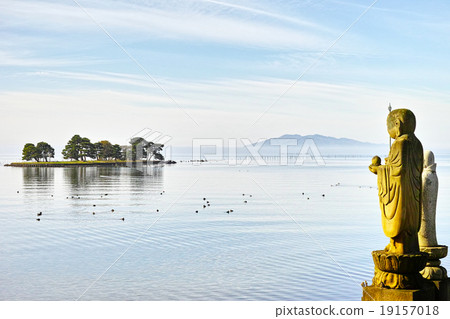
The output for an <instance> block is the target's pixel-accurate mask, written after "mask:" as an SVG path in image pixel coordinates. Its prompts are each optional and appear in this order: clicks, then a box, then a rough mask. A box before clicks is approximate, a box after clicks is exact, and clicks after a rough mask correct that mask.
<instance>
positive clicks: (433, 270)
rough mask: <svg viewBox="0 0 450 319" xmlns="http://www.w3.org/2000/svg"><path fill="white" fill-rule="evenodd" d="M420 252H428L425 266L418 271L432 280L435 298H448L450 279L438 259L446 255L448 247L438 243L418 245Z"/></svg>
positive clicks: (449, 294)
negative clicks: (430, 245) (426, 245)
mask: <svg viewBox="0 0 450 319" xmlns="http://www.w3.org/2000/svg"><path fill="white" fill-rule="evenodd" d="M420 250H421V251H422V252H425V253H427V254H428V261H427V264H426V265H425V268H424V269H423V270H422V271H421V272H420V273H421V275H422V276H423V278H425V279H428V280H431V281H433V283H434V285H435V286H436V300H442V301H444V300H450V280H449V279H448V278H447V270H446V269H445V268H444V267H442V266H441V261H440V259H442V258H445V257H446V256H447V252H448V247H447V246H444V245H438V246H434V247H420Z"/></svg>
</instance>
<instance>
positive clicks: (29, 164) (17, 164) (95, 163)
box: [4, 160, 177, 167]
mask: <svg viewBox="0 0 450 319" xmlns="http://www.w3.org/2000/svg"><path fill="white" fill-rule="evenodd" d="M176 163H177V162H175V161H172V160H168V161H125V160H124V161H120V160H118V161H60V162H14V163H10V164H5V165H4V166H8V167H77V166H82V167H92V166H94V167H105V166H106V167H109V166H118V167H123V166H130V167H133V166H136V165H162V164H169V165H170V164H176Z"/></svg>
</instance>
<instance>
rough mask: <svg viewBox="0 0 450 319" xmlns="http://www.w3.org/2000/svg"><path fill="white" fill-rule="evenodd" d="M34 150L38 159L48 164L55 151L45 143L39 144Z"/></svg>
mask: <svg viewBox="0 0 450 319" xmlns="http://www.w3.org/2000/svg"><path fill="white" fill-rule="evenodd" d="M36 149H37V151H38V153H39V157H40V158H42V159H44V161H46V162H48V159H49V158H53V157H55V149H54V148H53V147H51V146H50V144H48V143H46V142H39V143H37V145H36Z"/></svg>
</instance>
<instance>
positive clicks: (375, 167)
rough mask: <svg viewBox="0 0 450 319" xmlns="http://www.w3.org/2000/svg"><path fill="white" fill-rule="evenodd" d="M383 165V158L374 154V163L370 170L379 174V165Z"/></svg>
mask: <svg viewBox="0 0 450 319" xmlns="http://www.w3.org/2000/svg"><path fill="white" fill-rule="evenodd" d="M380 165H381V158H380V157H378V156H374V157H373V158H372V164H371V165H370V166H369V170H370V171H371V172H372V173H374V174H377V171H378V166H380Z"/></svg>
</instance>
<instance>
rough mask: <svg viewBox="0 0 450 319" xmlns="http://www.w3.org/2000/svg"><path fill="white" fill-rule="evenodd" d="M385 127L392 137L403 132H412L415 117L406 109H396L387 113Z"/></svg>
mask: <svg viewBox="0 0 450 319" xmlns="http://www.w3.org/2000/svg"><path fill="white" fill-rule="evenodd" d="M387 128H388V132H389V135H390V136H391V137H392V138H397V137H399V136H400V135H403V134H412V133H414V131H415V130H416V117H415V116H414V113H413V112H411V111H410V110H408V109H396V110H393V111H392V112H390V113H389V115H388V118H387Z"/></svg>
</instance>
